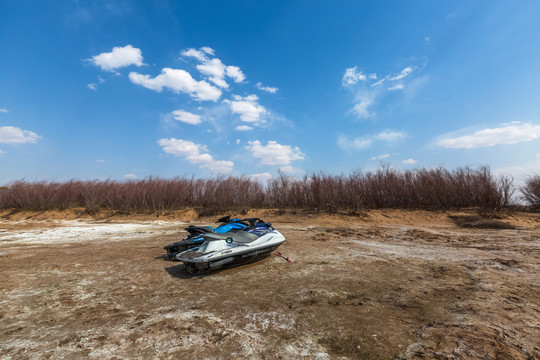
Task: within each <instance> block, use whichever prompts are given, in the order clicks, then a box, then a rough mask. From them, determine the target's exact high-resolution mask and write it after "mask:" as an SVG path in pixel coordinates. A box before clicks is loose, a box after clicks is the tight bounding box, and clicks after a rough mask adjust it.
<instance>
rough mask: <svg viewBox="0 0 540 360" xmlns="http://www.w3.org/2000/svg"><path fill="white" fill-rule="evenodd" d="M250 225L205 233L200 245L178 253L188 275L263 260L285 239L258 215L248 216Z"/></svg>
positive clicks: (177, 256) (245, 220)
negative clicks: (221, 231)
mask: <svg viewBox="0 0 540 360" xmlns="http://www.w3.org/2000/svg"><path fill="white" fill-rule="evenodd" d="M242 221H244V222H248V223H249V226H247V227H246V228H244V229H240V230H239V229H235V230H232V231H229V232H225V233H221V234H220V233H206V234H202V236H203V238H204V241H203V243H202V245H201V246H199V247H195V248H191V249H189V250H186V251H183V252H181V253H178V254H176V259H177V260H179V261H182V262H183V263H184V265H185V268H186V272H187V273H188V274H198V273H202V272H207V271H211V270H215V269H218V268H221V267H223V266H232V265H238V264H243V263H248V262H252V261H256V260H260V259H262V258H264V257H266V256H268V255H270V254H271V253H272V251H274V250H275V249H277V248H278V247H279V245H281V244H283V243H284V242H285V238H284V237H283V235H281V233H280V232H279V231H277V230H276V229H274V228H273V227H272V224H270V223H266V222H264V221H262V220H261V219H258V218H247V219H243V220H242Z"/></svg>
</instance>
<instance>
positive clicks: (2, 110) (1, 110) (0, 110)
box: [0, 109, 9, 113]
mask: <svg viewBox="0 0 540 360" xmlns="http://www.w3.org/2000/svg"><path fill="white" fill-rule="evenodd" d="M0 112H3V113H7V112H9V111H7V109H0Z"/></svg>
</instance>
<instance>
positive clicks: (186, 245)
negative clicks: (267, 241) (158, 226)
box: [165, 215, 249, 261]
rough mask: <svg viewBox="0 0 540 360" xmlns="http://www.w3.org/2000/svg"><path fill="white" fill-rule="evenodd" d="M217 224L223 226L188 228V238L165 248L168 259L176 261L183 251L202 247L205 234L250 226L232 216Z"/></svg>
mask: <svg viewBox="0 0 540 360" xmlns="http://www.w3.org/2000/svg"><path fill="white" fill-rule="evenodd" d="M216 223H221V225H219V226H218V227H216V228H215V229H214V228H212V227H210V226H194V225H189V226H188V227H187V228H185V230H186V231H187V232H188V236H186V237H185V238H183V239H182V240H181V241H177V242H175V243H172V244H170V245H167V246H165V250H167V258H168V259H169V260H173V261H174V260H176V255H177V254H179V253H181V252H182V251H186V250H189V249H191V248H194V247H199V246H201V245H202V244H203V242H204V238H203V235H204V234H208V233H218V234H222V233H226V232H229V231H238V230H242V229H245V228H247V227H248V226H249V223H248V222H245V221H242V220H240V219H231V215H228V216H223V217H221V218H219V219H218V220H217V221H216Z"/></svg>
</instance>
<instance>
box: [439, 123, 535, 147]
mask: <svg viewBox="0 0 540 360" xmlns="http://www.w3.org/2000/svg"><path fill="white" fill-rule="evenodd" d="M538 138H540V125H533V124H531V123H520V122H512V123H510V124H502V125H501V126H500V127H497V128H488V129H482V130H477V131H475V132H473V133H472V134H470V135H463V136H457V137H453V136H450V135H444V136H442V138H440V139H439V140H438V141H437V145H439V146H442V147H444V148H451V149H473V148H479V147H489V146H495V145H510V144H517V143H521V142H527V141H532V140H535V139H538Z"/></svg>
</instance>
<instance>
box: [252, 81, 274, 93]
mask: <svg viewBox="0 0 540 360" xmlns="http://www.w3.org/2000/svg"><path fill="white" fill-rule="evenodd" d="M255 87H256V88H257V89H259V90H262V91H266V92H268V93H270V94H275V93H277V91H278V90H279V89H278V88H277V87H272V86H263V85H262V84H261V83H260V82H258V83H257V84H255Z"/></svg>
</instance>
